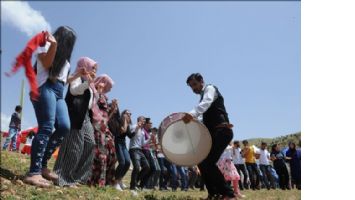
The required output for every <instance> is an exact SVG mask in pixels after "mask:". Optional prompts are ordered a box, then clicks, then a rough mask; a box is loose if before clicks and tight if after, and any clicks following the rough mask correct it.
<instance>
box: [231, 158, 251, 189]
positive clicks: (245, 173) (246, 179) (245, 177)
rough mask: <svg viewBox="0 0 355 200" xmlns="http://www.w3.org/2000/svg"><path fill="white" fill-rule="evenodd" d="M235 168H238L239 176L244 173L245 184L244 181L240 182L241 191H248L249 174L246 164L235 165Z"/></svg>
mask: <svg viewBox="0 0 355 200" xmlns="http://www.w3.org/2000/svg"><path fill="white" fill-rule="evenodd" d="M234 166H235V168H237V171H238V174H239V175H240V176H241V175H242V173H243V183H242V179H241V178H240V180H239V188H240V189H241V190H244V188H245V189H248V188H249V187H248V173H247V169H246V168H245V165H244V164H234Z"/></svg>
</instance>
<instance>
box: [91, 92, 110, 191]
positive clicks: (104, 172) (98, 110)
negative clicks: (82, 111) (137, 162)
mask: <svg viewBox="0 0 355 200" xmlns="http://www.w3.org/2000/svg"><path fill="white" fill-rule="evenodd" d="M97 98H98V99H97V104H94V105H93V108H92V109H93V110H92V111H93V120H92V125H93V127H94V131H95V133H94V134H95V142H96V146H95V149H94V154H95V156H94V163H93V166H92V176H91V178H90V179H89V181H88V184H89V185H99V186H100V187H103V186H105V185H113V184H114V181H115V164H116V161H117V159H116V151H115V144H114V137H113V135H112V133H111V132H110V130H109V128H108V120H109V119H108V110H109V106H108V103H107V97H106V96H105V95H103V94H100V95H98V96H97Z"/></svg>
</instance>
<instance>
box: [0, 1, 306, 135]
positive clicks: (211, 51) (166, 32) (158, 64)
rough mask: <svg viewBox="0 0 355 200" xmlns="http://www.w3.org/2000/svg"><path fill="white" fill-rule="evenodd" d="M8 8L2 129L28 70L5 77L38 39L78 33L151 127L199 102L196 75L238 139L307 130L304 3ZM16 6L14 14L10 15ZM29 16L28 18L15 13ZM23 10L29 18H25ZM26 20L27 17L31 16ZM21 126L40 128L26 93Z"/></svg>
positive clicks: (118, 92) (125, 103) (77, 51)
mask: <svg viewBox="0 0 355 200" xmlns="http://www.w3.org/2000/svg"><path fill="white" fill-rule="evenodd" d="M22 3H23V4H24V5H22V7H21V8H17V9H14V8H13V7H11V6H7V7H6V6H4V5H3V2H1V4H2V6H1V9H2V12H1V15H2V16H1V130H2V131H6V130H7V129H8V128H7V127H8V122H9V119H10V116H11V114H12V112H13V111H14V108H15V106H16V105H17V104H19V101H20V88H21V80H22V79H23V78H24V77H25V76H24V71H23V70H22V69H21V70H20V71H19V72H18V73H17V74H16V75H14V76H13V77H10V78H9V77H6V76H5V75H4V72H6V71H9V70H10V67H11V64H12V63H13V61H14V59H15V57H16V56H17V54H18V53H20V52H21V50H22V49H23V48H24V46H25V44H26V42H27V41H28V40H29V39H30V37H31V36H33V35H34V34H35V33H37V32H39V31H41V30H43V29H49V30H51V31H52V32H53V31H54V30H55V29H56V28H57V27H58V26H61V25H68V26H70V27H72V28H73V29H74V30H75V31H76V33H77V37H78V38H77V42H76V45H75V47H74V52H73V55H72V60H71V66H72V69H71V70H72V71H74V70H75V67H76V62H77V60H78V59H79V58H80V57H81V56H88V57H90V58H92V59H94V60H96V61H97V62H98V63H99V69H98V74H103V73H105V74H108V75H110V76H111V77H112V79H113V80H114V82H115V84H114V87H113V88H112V90H111V92H110V93H109V94H108V96H109V98H111V99H112V98H117V99H118V100H119V106H120V109H121V111H122V110H123V109H130V110H131V112H132V113H133V119H134V121H135V120H136V117H138V116H139V115H143V116H146V117H150V118H151V119H152V121H153V126H159V124H160V122H161V121H162V120H163V119H164V118H165V117H166V116H168V115H169V114H170V113H173V112H188V111H190V110H191V109H192V108H193V107H194V106H196V105H197V103H198V101H199V96H197V95H195V94H194V93H193V92H192V91H191V89H190V88H189V87H188V86H187V85H186V78H187V77H188V76H189V75H190V74H191V73H195V72H199V73H201V74H202V75H203V77H204V80H205V82H206V83H211V84H214V85H216V86H217V87H218V88H219V90H220V92H221V93H222V95H223V96H224V99H225V106H226V109H227V112H228V114H229V117H230V121H231V123H232V124H234V128H233V131H234V139H248V138H255V137H263V138H270V137H276V136H280V135H285V134H290V133H294V132H298V131H300V130H301V76H300V73H301V32H300V31H301V30H300V28H301V26H300V25H301V24H300V23H301V22H300V20H301V18H300V12H301V7H300V6H301V4H300V2H294V1H288V2H277V1H276V2H263V1H254V2H229V1H227V2H217V1H216V2H210V1H206V2H161V1H158V2H137V1H136V2H42V1H38V2H28V3H27V2H22ZM4 9H8V10H4ZM18 9H24V10H25V11H24V12H17V13H16V12H13V10H16V11H17V10H18ZM18 13H25V14H18ZM26 14H28V15H27V16H26ZM28 91H29V90H28V83H27V80H26V92H25V93H26V96H25V103H24V114H23V126H22V129H25V128H27V127H31V126H36V118H35V114H34V109H33V106H32V104H31V102H30V100H29V96H28Z"/></svg>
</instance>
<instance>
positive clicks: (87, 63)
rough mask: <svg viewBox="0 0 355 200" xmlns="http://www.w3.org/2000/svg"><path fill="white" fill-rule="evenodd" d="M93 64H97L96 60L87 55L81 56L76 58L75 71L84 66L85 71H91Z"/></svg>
mask: <svg viewBox="0 0 355 200" xmlns="http://www.w3.org/2000/svg"><path fill="white" fill-rule="evenodd" d="M95 64H97V62H96V61H94V60H93V59H91V58H89V57H81V58H79V60H78V63H77V65H76V70H75V71H76V72H78V71H79V70H81V69H83V68H84V69H86V71H87V72H91V71H92V69H93V67H94V66H95Z"/></svg>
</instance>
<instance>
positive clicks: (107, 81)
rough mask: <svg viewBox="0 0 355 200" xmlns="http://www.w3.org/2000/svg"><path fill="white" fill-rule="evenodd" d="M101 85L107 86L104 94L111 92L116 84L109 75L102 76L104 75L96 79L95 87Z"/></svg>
mask: <svg viewBox="0 0 355 200" xmlns="http://www.w3.org/2000/svg"><path fill="white" fill-rule="evenodd" d="M100 83H104V84H105V87H104V89H103V93H104V94H106V93H107V92H109V91H110V90H111V88H112V86H113V84H114V82H113V80H112V79H111V78H110V77H109V76H108V75H107V74H102V75H100V76H98V77H96V78H95V81H94V84H95V86H98V84H100Z"/></svg>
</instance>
